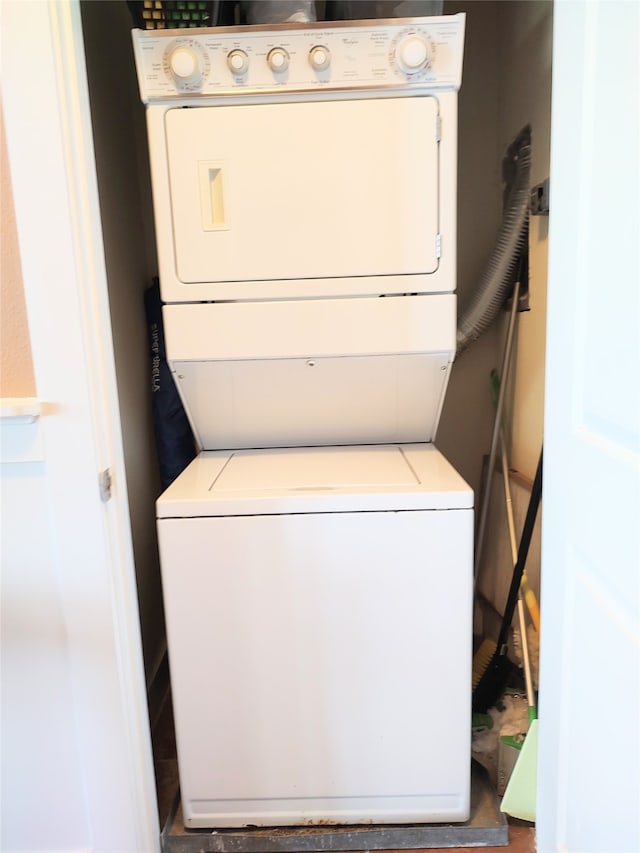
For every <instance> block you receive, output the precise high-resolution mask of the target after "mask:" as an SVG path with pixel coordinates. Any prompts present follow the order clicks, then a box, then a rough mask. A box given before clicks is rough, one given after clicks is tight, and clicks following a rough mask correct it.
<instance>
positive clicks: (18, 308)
mask: <svg viewBox="0 0 640 853" xmlns="http://www.w3.org/2000/svg"><path fill="white" fill-rule="evenodd" d="M0 148H1V151H0V397H34V396H35V393H36V385H35V380H34V377H33V363H32V360H31V344H30V341H29V329H28V326H27V313H26V309H25V304H24V290H23V287H22V269H21V266H20V255H19V252H18V236H17V233H16V219H15V213H14V209H13V194H12V192H11V176H10V174H9V163H8V158H7V145H6V140H5V133H4V119H3V115H2V104H1V103H0Z"/></svg>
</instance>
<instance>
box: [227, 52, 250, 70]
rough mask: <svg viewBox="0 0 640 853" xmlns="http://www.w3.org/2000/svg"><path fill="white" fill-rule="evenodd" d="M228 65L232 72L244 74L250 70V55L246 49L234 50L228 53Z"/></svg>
mask: <svg viewBox="0 0 640 853" xmlns="http://www.w3.org/2000/svg"><path fill="white" fill-rule="evenodd" d="M227 65H228V66H229V69H230V71H231V73H232V74H244V73H245V72H246V71H248V70H249V57H248V56H247V54H246V53H245V52H244V50H232V51H231V52H230V53H229V54H227Z"/></svg>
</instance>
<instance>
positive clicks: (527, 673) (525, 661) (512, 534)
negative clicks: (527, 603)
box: [500, 427, 535, 713]
mask: <svg viewBox="0 0 640 853" xmlns="http://www.w3.org/2000/svg"><path fill="white" fill-rule="evenodd" d="M500 445H501V451H502V479H503V480H504V500H505V506H506V509H507V522H508V524H509V542H510V543H511V562H512V563H513V565H514V566H515V564H516V563H517V561H518V546H517V544H516V525H515V522H514V520H513V501H512V500H511V483H510V482H509V463H508V461H507V444H506V441H505V439H504V429H503V428H502V427H500ZM518 625H519V626H520V638H521V647H522V668H523V669H524V684H525V688H526V690H527V705H528V707H529V713H535V711H532V709H534V708H535V696H534V693H533V679H532V678H531V659H530V658H529V639H528V637H527V623H526V620H525V618H524V605H523V604H522V592H521V590H518Z"/></svg>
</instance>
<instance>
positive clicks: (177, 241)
mask: <svg viewBox="0 0 640 853" xmlns="http://www.w3.org/2000/svg"><path fill="white" fill-rule="evenodd" d="M165 121H166V138H167V156H168V162H169V180H170V190H171V206H172V221H173V238H174V249H175V265H176V275H177V277H178V279H179V280H180V281H181V282H182V283H184V284H194V285H195V284H200V283H204V282H229V283H237V288H236V293H235V297H232V298H239V299H241V298H243V297H242V283H249V282H250V283H252V285H253V286H254V287H255V283H256V282H262V283H264V290H263V292H262V295H263V296H264V297H265V298H269V297H274V296H277V295H278V292H277V286H276V285H275V282H278V281H280V282H282V281H291V280H300V288H301V289H300V295H304V296H309V295H314V294H319V295H322V293H323V290H322V288H323V284H322V280H323V279H324V280H329V279H334V280H335V279H342V278H348V277H361V276H378V277H379V276H405V275H411V274H421V275H424V274H429V273H433V272H435V271H436V270H437V268H438V257H437V252H436V237H437V233H438V209H439V199H438V171H439V167H438V156H439V145H438V133H437V127H438V101H437V99H436V98H435V97H432V96H425V97H411V98H386V99H385V98H378V99H376V100H373V99H372V100H362V101H354V100H344V101H336V100H334V101H325V102H314V103H308V102H305V103H287V104H259V105H238V106H222V107H219V106H218V107H198V108H191V109H173V110H169V111H168V112H167V113H166V116H165ZM310 279H313V280H315V282H314V283H313V284H309V283H308V280H310ZM270 283H272V284H270ZM333 292H334V293H335V290H334V291H333ZM227 298H228V297H227Z"/></svg>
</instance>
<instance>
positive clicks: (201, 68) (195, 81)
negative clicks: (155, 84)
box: [163, 39, 209, 92]
mask: <svg viewBox="0 0 640 853" xmlns="http://www.w3.org/2000/svg"><path fill="white" fill-rule="evenodd" d="M163 67H164V72H165V74H166V75H167V76H168V77H169V78H170V79H171V80H173V82H174V84H175V87H176V89H177V90H178V91H179V92H196V91H198V90H199V89H200V88H201V87H202V84H203V82H204V81H205V80H206V79H207V76H208V74H209V59H208V57H207V55H206V54H205V53H204V52H203V50H202V49H201V47H200V46H199V45H198V44H197V42H195V41H194V40H193V39H180V40H177V41H173V42H171V43H170V44H169V46H168V47H167V49H166V50H165V52H164V55H163Z"/></svg>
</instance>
